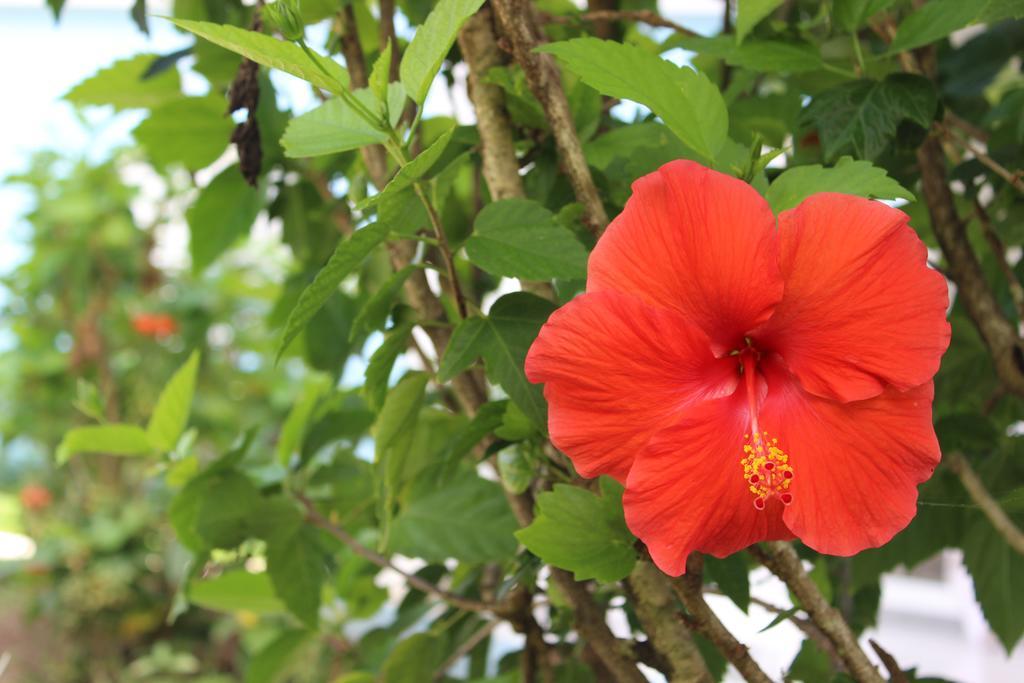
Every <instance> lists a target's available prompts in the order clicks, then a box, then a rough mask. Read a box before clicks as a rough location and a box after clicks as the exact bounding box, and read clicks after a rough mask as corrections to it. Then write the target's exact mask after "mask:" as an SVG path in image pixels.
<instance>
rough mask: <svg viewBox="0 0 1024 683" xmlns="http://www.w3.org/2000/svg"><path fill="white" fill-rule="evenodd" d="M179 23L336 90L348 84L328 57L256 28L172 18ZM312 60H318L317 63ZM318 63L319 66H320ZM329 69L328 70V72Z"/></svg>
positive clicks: (344, 74)
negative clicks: (268, 34)
mask: <svg viewBox="0 0 1024 683" xmlns="http://www.w3.org/2000/svg"><path fill="white" fill-rule="evenodd" d="M169 21H171V22H173V23H174V24H175V25H176V26H178V27H180V28H183V29H185V30H186V31H189V32H190V33H194V34H195V35H197V36H199V37H200V38H205V39H206V40H208V41H210V42H211V43H215V44H217V45H220V46H221V47H223V48H226V49H228V50H231V51H232V52H235V53H238V54H240V55H242V56H243V57H246V58H248V59H251V60H252V61H254V62H256V63H257V64H262V65H263V66H268V67H270V68H272V69H279V70H281V71H284V72H285V73H289V74H291V75H293V76H297V77H298V78H301V79H302V80H304V81H308V82H310V83H312V84H313V85H315V86H316V87H318V88H322V89H324V90H328V91H330V92H333V93H337V92H339V91H340V90H341V89H343V88H347V87H348V72H347V71H345V68H344V67H343V66H341V65H340V64H338V63H337V62H336V61H334V60H333V59H330V58H329V57H324V56H323V55H320V54H317V53H315V52H312V51H311V52H310V54H312V55H313V57H312V58H310V56H309V55H308V54H306V52H304V51H303V49H302V48H301V47H299V46H298V45H296V44H295V43H289V42H285V41H283V40H278V39H276V38H271V37H270V36H267V35H264V34H262V33H257V32H256V31H247V30H246V29H243V28H238V27H237V26H226V25H220V24H214V23H211V22H208V21H190V20H187V19H169ZM313 60H316V61H315V63H314V61H313ZM317 65H319V66H317ZM325 72H326V73H325Z"/></svg>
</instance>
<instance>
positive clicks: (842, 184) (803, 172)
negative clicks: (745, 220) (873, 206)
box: [765, 157, 914, 213]
mask: <svg viewBox="0 0 1024 683" xmlns="http://www.w3.org/2000/svg"><path fill="white" fill-rule="evenodd" d="M818 192H841V193H843V194H853V195H857V196H858V197H869V198H871V199H909V200H910V201H914V195H913V194H911V193H910V191H909V190H907V189H906V188H905V187H903V186H902V185H900V184H899V183H898V182H896V181H895V180H893V179H892V178H890V177H889V176H888V175H886V173H885V169H883V168H879V167H877V166H873V165H872V164H871V162H870V161H854V160H853V159H852V158H850V157H842V158H841V159H840V160H839V162H838V163H837V164H836V165H835V166H833V167H832V168H825V167H823V166H821V165H819V164H811V165H808V166H795V167H793V168H788V169H786V170H785V171H783V172H782V173H781V174H780V175H779V177H778V178H776V179H775V180H774V181H773V182H772V184H771V185H770V186H769V187H768V192H766V193H765V199H767V200H768V203H769V204H771V206H772V210H773V211H774V212H775V213H781V212H782V211H785V210H786V209H792V208H793V207H795V206H796V205H798V204H799V203H800V202H802V201H803V200H805V199H807V198H808V197H810V196H811V195H812V194H816V193H818Z"/></svg>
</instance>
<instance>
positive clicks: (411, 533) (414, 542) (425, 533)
mask: <svg viewBox="0 0 1024 683" xmlns="http://www.w3.org/2000/svg"><path fill="white" fill-rule="evenodd" d="M516 528H517V524H516V520H515V517H513V516H512V511H511V510H510V509H509V507H508V503H507V502H506V501H505V497H504V496H503V495H502V494H501V488H500V487H499V486H498V485H497V484H495V483H494V482H490V481H486V480H484V479H481V478H480V477H478V476H477V475H476V474H474V473H470V474H467V475H465V476H463V477H460V478H459V479H456V480H455V481H453V482H451V483H449V484H447V485H446V486H445V487H444V488H442V489H439V490H437V491H435V492H433V493H430V494H428V495H426V496H423V497H422V498H417V499H416V500H414V501H413V502H412V503H410V504H409V505H408V506H406V507H404V508H403V509H402V511H401V512H399V513H398V515H397V516H396V517H395V519H394V521H393V522H392V526H391V536H390V543H389V549H390V550H391V551H392V552H399V553H402V554H403V555H410V556H413V557H422V558H423V559H425V560H427V561H428V562H443V561H444V560H446V559H447V558H455V559H456V560H459V561H462V562H490V561H500V560H505V559H508V558H510V557H512V556H513V555H514V554H515V551H516V542H515V539H514V538H513V536H512V533H513V532H514V531H515V530H516Z"/></svg>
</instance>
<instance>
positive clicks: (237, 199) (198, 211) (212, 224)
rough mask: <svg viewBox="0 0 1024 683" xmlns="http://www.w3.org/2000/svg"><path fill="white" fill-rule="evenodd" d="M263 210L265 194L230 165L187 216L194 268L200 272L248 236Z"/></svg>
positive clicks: (214, 180)
mask: <svg viewBox="0 0 1024 683" xmlns="http://www.w3.org/2000/svg"><path fill="white" fill-rule="evenodd" d="M262 208H263V193H262V192H261V191H259V190H257V189H256V188H253V187H250V186H249V184H248V183H246V182H245V179H244V178H243V177H242V174H241V173H240V172H239V170H238V167H237V166H230V167H228V168H226V169H224V170H223V171H221V173H220V175H218V176H217V177H216V178H214V179H213V180H212V181H211V182H210V184H209V185H207V186H206V187H204V188H203V189H202V191H201V192H200V193H199V198H198V199H196V203H195V204H193V205H192V206H191V207H190V208H189V210H188V211H187V212H186V213H185V217H186V219H187V220H188V227H189V233H190V238H189V251H190V252H191V254H192V269H193V270H194V271H195V272H197V273H199V272H202V271H203V270H205V269H206V268H207V267H208V266H209V265H210V264H212V263H213V262H214V261H216V260H217V257H218V256H220V255H221V254H222V253H224V251H225V250H227V248H228V247H230V246H231V245H232V244H234V242H235V241H236V240H238V239H239V238H240V237H242V236H243V235H245V234H246V233H247V232H248V231H249V228H251V227H252V224H253V221H255V220H256V216H258V215H259V213H260V210H261V209H262Z"/></svg>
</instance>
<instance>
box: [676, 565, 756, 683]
mask: <svg viewBox="0 0 1024 683" xmlns="http://www.w3.org/2000/svg"><path fill="white" fill-rule="evenodd" d="M703 572H704V558H702V557H701V556H700V555H697V554H696V553H694V554H692V555H690V559H689V560H688V561H687V563H686V573H685V574H684V575H683V576H680V577H678V578H675V579H672V588H673V590H675V592H676V595H677V596H679V599H680V600H681V601H682V603H683V605H685V606H686V611H687V612H689V618H688V619H687V622H688V624H689V626H690V628H692V629H693V630H694V631H696V632H697V633H699V634H701V635H702V636H704V637H705V638H707V639H708V640H710V641H711V642H712V643H713V644H714V645H715V647H716V648H718V651H719V652H721V653H722V654H723V655H724V656H725V658H726V659H728V660H729V662H730V663H731V664H732V665H733V666H734V667H736V670H737V671H739V672H740V675H741V676H743V678H744V680H746V681H749V682H750V683H771V680H772V679H771V678H769V677H768V675H767V674H766V673H765V672H764V671H763V670H762V669H761V667H760V666H759V665H758V663H757V662H755V661H754V659H753V658H752V657H751V656H750V652H749V651H748V649H747V646H746V645H744V644H743V643H741V642H740V641H738V640H736V637H735V636H734V635H733V634H732V633H730V632H729V629H727V628H726V627H725V625H724V624H723V623H722V622H721V621H720V620H719V619H718V616H717V615H716V614H715V613H714V612H713V611H712V610H711V608H710V607H708V603H707V602H705V601H704V593H703V588H704V586H703V583H704V577H703Z"/></svg>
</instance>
